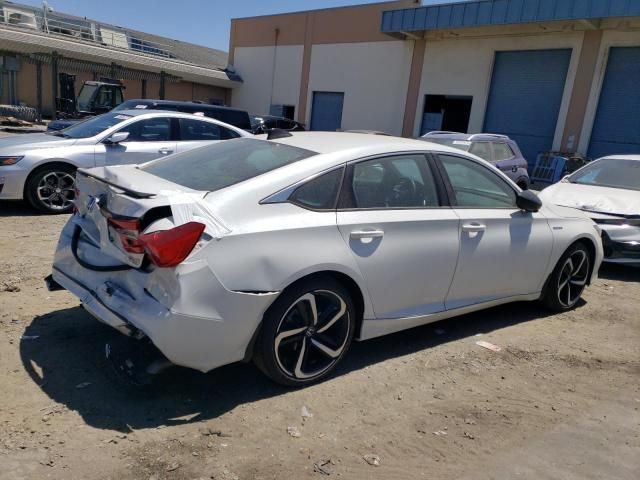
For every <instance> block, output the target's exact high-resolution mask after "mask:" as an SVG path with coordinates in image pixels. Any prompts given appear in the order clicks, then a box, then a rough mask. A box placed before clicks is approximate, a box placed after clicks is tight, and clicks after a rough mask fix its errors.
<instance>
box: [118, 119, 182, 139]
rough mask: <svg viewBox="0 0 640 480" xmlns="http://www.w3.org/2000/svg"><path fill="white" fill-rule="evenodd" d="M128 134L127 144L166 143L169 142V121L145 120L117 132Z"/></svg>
mask: <svg viewBox="0 0 640 480" xmlns="http://www.w3.org/2000/svg"><path fill="white" fill-rule="evenodd" d="M118 131H119V132H129V138H128V139H127V142H168V141H169V140H171V119H170V118H168V117H158V118H146V119H144V120H139V121H137V122H133V123H132V124H130V125H127V126H126V127H124V128H122V129H120V130H118Z"/></svg>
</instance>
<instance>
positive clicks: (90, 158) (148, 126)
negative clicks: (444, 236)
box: [0, 109, 250, 213]
mask: <svg viewBox="0 0 640 480" xmlns="http://www.w3.org/2000/svg"><path fill="white" fill-rule="evenodd" d="M249 135H250V134H249V133H247V132H245V131H244V130H242V129H239V128H236V127H234V126H232V125H228V124H226V123H223V122H220V121H218V120H214V119H211V118H205V117H199V116H195V115H189V114H186V113H179V112H163V111H154V112H151V111H148V110H144V109H138V110H121V111H117V112H109V113H105V114H103V115H100V116H97V117H92V118H90V119H88V120H85V121H83V122H80V123H78V124H76V125H73V126H71V127H69V128H66V129H64V130H61V131H59V132H55V131H54V132H47V133H32V134H25V135H14V136H11V137H5V138H2V139H0V200H14V199H16V200H19V199H25V200H27V201H28V202H29V203H30V204H31V205H32V206H34V207H35V208H37V209H38V210H40V211H42V212H45V213H67V212H70V211H71V209H72V208H73V200H74V198H75V192H74V177H75V171H76V169H77V168H80V167H85V168H90V167H96V166H104V165H122V164H135V163H142V162H146V161H148V160H152V159H154V158H157V157H160V156H163V155H169V154H171V153H175V152H182V151H185V150H189V149H191V148H195V147H200V146H202V145H205V144H206V143H208V142H212V141H218V140H227V139H230V138H236V137H243V136H249Z"/></svg>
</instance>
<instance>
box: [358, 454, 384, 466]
mask: <svg viewBox="0 0 640 480" xmlns="http://www.w3.org/2000/svg"><path fill="white" fill-rule="evenodd" d="M362 458H364V461H365V462H367V463H368V464H369V465H373V466H374V467H379V466H380V457H379V456H378V455H375V454H373V453H370V454H367V455H364V456H363V457H362Z"/></svg>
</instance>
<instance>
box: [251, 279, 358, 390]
mask: <svg viewBox="0 0 640 480" xmlns="http://www.w3.org/2000/svg"><path fill="white" fill-rule="evenodd" d="M355 318H356V310H355V307H354V305H353V301H352V300H351V297H350V295H349V291H348V290H347V289H346V288H345V287H344V286H343V285H342V284H340V283H339V282H337V281H335V280H334V279H332V278H316V279H311V280H308V281H303V282H301V283H299V284H297V285H294V286H293V287H291V288H290V289H288V290H285V291H284V292H283V294H282V295H281V296H280V297H279V298H278V299H277V300H276V301H275V303H274V304H273V305H272V307H271V308H270V309H269V310H268V311H267V313H266V314H265V316H264V319H263V325H262V329H261V331H260V336H259V338H258V343H257V345H256V347H257V349H256V355H255V358H254V362H255V363H256V365H257V366H258V367H259V368H260V369H261V370H262V371H263V372H264V373H265V374H266V375H267V376H268V377H269V378H271V379H272V380H274V381H275V382H277V383H280V384H282V385H286V386H295V387H298V386H305V385H309V384H311V383H314V382H317V381H319V380H321V379H322V378H325V377H326V376H327V375H329V373H330V372H331V371H332V370H333V369H334V368H335V367H336V365H337V364H338V363H339V362H340V360H341V359H342V358H343V357H344V355H345V353H346V352H347V350H348V349H349V346H350V345H351V341H352V340H353V337H354V334H355V324H356V322H355Z"/></svg>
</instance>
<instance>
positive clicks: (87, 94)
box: [76, 84, 98, 112]
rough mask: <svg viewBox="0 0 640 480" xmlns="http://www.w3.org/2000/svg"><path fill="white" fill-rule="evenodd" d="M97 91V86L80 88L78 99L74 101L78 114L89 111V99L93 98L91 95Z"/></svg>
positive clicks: (86, 85)
mask: <svg viewBox="0 0 640 480" xmlns="http://www.w3.org/2000/svg"><path fill="white" fill-rule="evenodd" d="M97 89H98V86H97V85H88V84H85V85H83V86H82V88H81V89H80V93H79V94H78V99H77V100H76V105H77V110H78V111H79V112H89V111H91V108H90V103H91V99H92V98H93V94H94V92H95V91H96V90H97Z"/></svg>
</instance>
